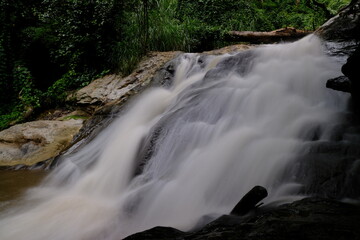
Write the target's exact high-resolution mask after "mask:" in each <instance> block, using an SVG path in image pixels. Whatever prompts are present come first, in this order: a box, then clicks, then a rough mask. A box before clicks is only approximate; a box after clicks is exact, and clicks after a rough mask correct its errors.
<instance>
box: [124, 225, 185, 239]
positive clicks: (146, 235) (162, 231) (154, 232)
mask: <svg viewBox="0 0 360 240" xmlns="http://www.w3.org/2000/svg"><path fill="white" fill-rule="evenodd" d="M183 235H184V232H181V231H179V230H177V229H175V228H171V227H154V228H151V229H149V230H146V231H143V232H140V233H135V234H133V235H131V236H129V237H127V238H125V239H126V240H145V239H146V240H162V239H173V240H176V239H178V237H179V239H183V238H182V236H183Z"/></svg>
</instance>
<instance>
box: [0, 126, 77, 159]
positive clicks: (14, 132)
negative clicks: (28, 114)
mask: <svg viewBox="0 0 360 240" xmlns="http://www.w3.org/2000/svg"><path fill="white" fill-rule="evenodd" d="M82 123H83V120H82V119H77V120H75V119H69V120H67V121H60V120H54V121H49V120H40V121H34V122H27V123H24V124H18V125H15V126H13V127H10V128H8V129H6V130H4V131H1V132H0V166H15V165H25V166H31V165H33V164H36V163H39V162H42V161H45V160H48V159H51V158H53V157H55V156H57V155H59V154H60V153H61V152H62V151H63V150H64V149H66V148H67V147H68V146H69V145H70V143H71V140H72V139H73V136H74V135H75V134H76V133H77V132H78V131H79V129H80V128H81V127H82Z"/></svg>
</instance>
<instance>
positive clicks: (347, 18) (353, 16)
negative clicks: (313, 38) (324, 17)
mask: <svg viewBox="0 0 360 240" xmlns="http://www.w3.org/2000/svg"><path fill="white" fill-rule="evenodd" d="M315 34H317V35H320V36H321V37H322V38H323V39H325V40H331V41H353V40H354V39H359V38H360V0H353V1H351V3H350V4H349V5H348V6H347V7H345V8H344V9H342V10H341V11H340V12H339V14H337V15H336V16H335V17H333V18H331V19H330V20H329V21H327V22H326V23H325V24H324V25H322V26H321V27H320V28H318V29H317V30H316V31H315Z"/></svg>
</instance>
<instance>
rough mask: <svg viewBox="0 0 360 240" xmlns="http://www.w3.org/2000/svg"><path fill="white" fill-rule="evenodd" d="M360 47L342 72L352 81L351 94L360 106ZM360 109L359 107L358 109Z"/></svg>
mask: <svg viewBox="0 0 360 240" xmlns="http://www.w3.org/2000/svg"><path fill="white" fill-rule="evenodd" d="M359 31H360V29H359ZM359 67H360V46H358V47H357V49H356V50H355V52H354V53H353V54H352V55H351V56H350V57H349V58H348V59H347V61H346V63H345V64H344V65H343V67H342V69H341V71H342V72H343V73H344V75H345V76H347V77H348V78H349V79H350V82H351V93H352V96H353V98H354V100H355V104H356V105H357V106H358V104H359V103H360V68H359ZM357 108H358V107H357Z"/></svg>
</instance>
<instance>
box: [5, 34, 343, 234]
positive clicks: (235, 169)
mask: <svg viewBox="0 0 360 240" xmlns="http://www.w3.org/2000/svg"><path fill="white" fill-rule="evenodd" d="M340 67H341V65H340V64H339V63H338V62H336V61H335V60H334V59H333V58H329V57H328V56H327V55H326V54H325V53H324V49H323V45H322V43H321V41H320V40H319V39H318V38H317V37H315V36H309V37H306V38H304V39H302V40H300V41H298V42H295V43H291V44H278V45H268V46H263V47H259V48H256V49H253V50H248V51H244V52H240V53H236V54H232V55H231V54H225V55H220V56H204V55H199V54H184V55H182V57H181V60H180V64H179V65H178V67H177V69H176V71H175V73H176V74H175V77H174V80H173V83H172V85H171V86H170V87H166V88H165V87H158V88H152V89H150V90H148V91H147V92H145V93H144V94H142V95H141V96H140V97H139V98H138V99H137V101H135V102H134V103H132V105H131V106H130V107H129V108H128V111H127V113H126V114H123V115H122V116H121V117H120V118H119V119H117V120H116V121H114V122H113V123H112V124H111V125H109V126H108V127H107V128H106V129H105V130H103V131H102V132H101V133H100V134H99V135H98V136H97V137H96V138H95V139H94V140H93V141H91V142H90V143H89V144H87V146H85V147H84V148H82V149H81V150H80V151H77V152H76V153H73V154H71V155H68V156H66V157H65V158H64V159H63V160H62V164H61V165H60V166H59V167H57V168H56V169H55V170H54V171H53V173H52V174H51V175H50V176H49V177H48V178H47V179H46V180H45V181H44V183H43V184H42V185H40V186H39V187H37V188H34V189H32V190H31V191H30V193H29V194H28V195H27V201H26V202H25V203H23V205H22V206H19V207H17V208H14V209H11V210H9V211H8V212H6V213H4V214H3V215H2V216H1V220H0V239H2V240H10V239H11V240H15V239H16V240H22V239H27V240H45V239H46V240H48V239H51V240H63V239H67V240H69V239H74V240H78V239H120V238H122V237H125V236H127V235H129V234H132V233H135V232H139V231H142V230H145V229H148V228H151V227H154V226H171V227H175V228H178V229H180V230H190V229H191V228H193V227H194V226H195V225H196V224H197V223H198V222H199V219H201V218H202V217H203V216H205V215H208V214H213V215H217V214H218V215H220V214H226V213H229V212H230V211H231V209H232V208H233V207H234V206H235V205H236V203H237V202H238V201H239V199H240V198H241V197H242V196H243V195H244V194H245V193H247V192H248V191H249V190H250V189H251V188H252V187H253V186H255V185H262V186H264V187H266V188H267V189H268V191H269V197H268V198H267V200H266V203H270V202H274V201H276V202H284V201H292V200H295V199H298V198H301V197H303V195H302V194H303V193H302V191H301V189H302V183H301V182H300V181H299V178H298V177H296V176H295V175H296V174H295V173H294V170H292V171H289V169H293V166H295V165H296V164H295V162H296V160H297V156H298V155H299V154H300V152H301V151H303V150H304V146H305V145H306V144H308V143H309V142H311V141H327V140H328V139H330V138H331V137H332V132H333V129H334V126H336V125H338V124H340V123H341V121H342V118H343V115H344V112H345V111H346V106H347V101H348V97H349V96H348V94H345V93H339V92H335V91H332V90H329V89H326V88H325V83H326V80H327V79H329V78H332V77H337V76H338V75H340ZM319 129H320V130H321V131H319ZM295 172H296V171H295Z"/></svg>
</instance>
